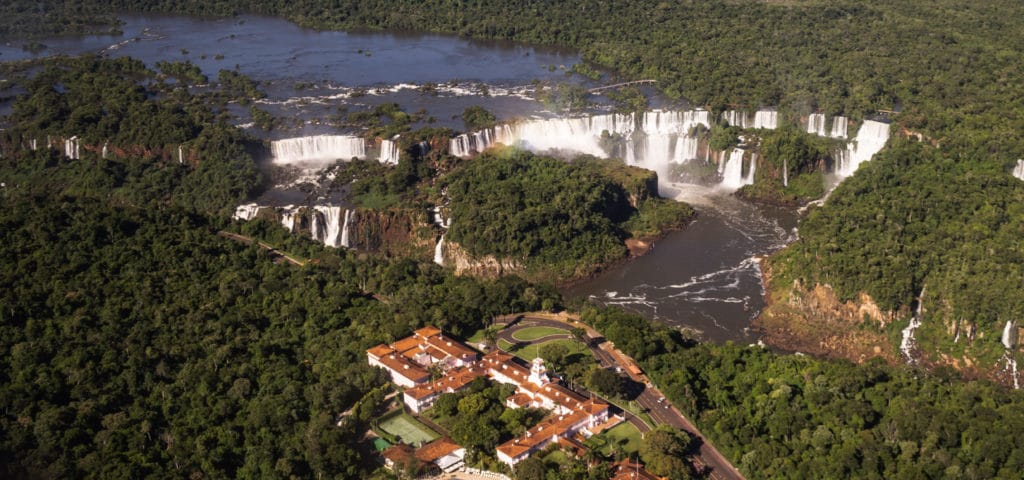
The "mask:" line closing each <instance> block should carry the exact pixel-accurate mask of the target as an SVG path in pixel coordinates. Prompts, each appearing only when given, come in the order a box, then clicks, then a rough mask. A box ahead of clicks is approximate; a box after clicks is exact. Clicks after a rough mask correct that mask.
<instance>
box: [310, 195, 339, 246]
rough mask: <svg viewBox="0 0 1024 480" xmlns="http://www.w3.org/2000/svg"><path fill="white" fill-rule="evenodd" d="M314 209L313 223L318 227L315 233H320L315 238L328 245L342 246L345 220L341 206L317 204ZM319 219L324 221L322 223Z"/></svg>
mask: <svg viewBox="0 0 1024 480" xmlns="http://www.w3.org/2000/svg"><path fill="white" fill-rule="evenodd" d="M313 211H314V214H313V215H314V216H313V219H314V222H313V223H314V224H315V225H316V227H317V228H316V229H314V234H318V235H319V236H318V237H314V238H316V239H317V240H319V241H320V242H322V243H323V244H324V245H327V246H328V247H340V246H341V230H342V221H343V218H342V215H343V214H342V213H341V207H332V206H329V205H316V206H314V207H313ZM318 217H319V218H318ZM317 220H320V221H322V223H321V222H319V221H317Z"/></svg>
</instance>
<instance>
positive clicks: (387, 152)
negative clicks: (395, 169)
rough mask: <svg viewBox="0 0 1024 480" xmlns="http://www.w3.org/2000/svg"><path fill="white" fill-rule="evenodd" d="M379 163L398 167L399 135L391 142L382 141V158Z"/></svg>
mask: <svg viewBox="0 0 1024 480" xmlns="http://www.w3.org/2000/svg"><path fill="white" fill-rule="evenodd" d="M378 161H380V163H383V164H385V165H398V135H395V136H394V138H392V139H391V140H382V141H381V142H380V157H379V158H378Z"/></svg>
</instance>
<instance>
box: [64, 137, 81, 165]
mask: <svg viewBox="0 0 1024 480" xmlns="http://www.w3.org/2000/svg"><path fill="white" fill-rule="evenodd" d="M64 156H65V157H68V158H70V159H72V160H79V159H80V157H79V140H78V137H77V136H74V137H71V138H69V139H67V140H64Z"/></svg>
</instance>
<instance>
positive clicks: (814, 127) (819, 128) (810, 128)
mask: <svg viewBox="0 0 1024 480" xmlns="http://www.w3.org/2000/svg"><path fill="white" fill-rule="evenodd" d="M807 133H810V134H812V135H817V136H819V137H824V136H826V132H825V114H823V113H812V114H811V115H810V116H808V117H807Z"/></svg>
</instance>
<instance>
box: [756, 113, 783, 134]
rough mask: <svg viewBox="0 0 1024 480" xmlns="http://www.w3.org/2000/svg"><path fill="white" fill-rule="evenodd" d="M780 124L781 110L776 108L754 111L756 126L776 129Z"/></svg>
mask: <svg viewBox="0 0 1024 480" xmlns="http://www.w3.org/2000/svg"><path fill="white" fill-rule="evenodd" d="M778 126H779V112H776V111H775V110H758V111H757V112H754V128H766V129H769V130H774V129H775V128H777V127H778Z"/></svg>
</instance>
